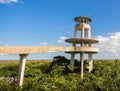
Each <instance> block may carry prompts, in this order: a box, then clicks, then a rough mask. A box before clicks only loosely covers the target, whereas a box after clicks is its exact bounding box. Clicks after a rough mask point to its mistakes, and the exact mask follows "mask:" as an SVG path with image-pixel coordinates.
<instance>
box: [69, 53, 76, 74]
mask: <svg viewBox="0 0 120 91" xmlns="http://www.w3.org/2000/svg"><path fill="white" fill-rule="evenodd" d="M74 61H75V54H74V53H72V54H71V60H70V64H71V65H72V68H71V70H72V72H73V71H74Z"/></svg>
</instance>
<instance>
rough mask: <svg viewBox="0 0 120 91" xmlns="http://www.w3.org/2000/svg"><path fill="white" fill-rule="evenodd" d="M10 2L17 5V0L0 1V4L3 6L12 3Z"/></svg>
mask: <svg viewBox="0 0 120 91" xmlns="http://www.w3.org/2000/svg"><path fill="white" fill-rule="evenodd" d="M12 2H14V3H17V2H18V0H0V3H3V4H6V3H12Z"/></svg>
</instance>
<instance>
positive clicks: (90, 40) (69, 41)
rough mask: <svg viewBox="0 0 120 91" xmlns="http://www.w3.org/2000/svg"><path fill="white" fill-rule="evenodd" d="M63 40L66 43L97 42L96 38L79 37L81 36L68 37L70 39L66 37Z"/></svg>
mask: <svg viewBox="0 0 120 91" xmlns="http://www.w3.org/2000/svg"><path fill="white" fill-rule="evenodd" d="M65 42H68V43H81V42H84V43H98V40H96V39H81V38H70V39H66V40H65Z"/></svg>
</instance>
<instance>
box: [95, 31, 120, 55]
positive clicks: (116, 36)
mask: <svg viewBox="0 0 120 91" xmlns="http://www.w3.org/2000/svg"><path fill="white" fill-rule="evenodd" d="M97 39H98V40H99V43H98V44H96V45H95V46H96V47H98V48H99V51H100V52H101V53H102V54H103V55H104V54H105V55H106V54H107V56H109V57H111V55H113V57H114V56H118V55H119V53H120V32H115V33H109V34H108V36H107V37H106V36H101V35H99V36H97Z"/></svg>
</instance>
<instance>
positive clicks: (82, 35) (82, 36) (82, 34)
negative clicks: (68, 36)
mask: <svg viewBox="0 0 120 91" xmlns="http://www.w3.org/2000/svg"><path fill="white" fill-rule="evenodd" d="M84 35H85V33H84V27H83V28H82V31H81V38H82V39H84Z"/></svg>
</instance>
